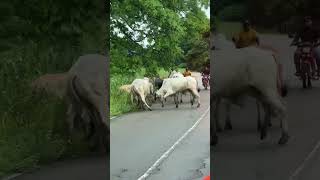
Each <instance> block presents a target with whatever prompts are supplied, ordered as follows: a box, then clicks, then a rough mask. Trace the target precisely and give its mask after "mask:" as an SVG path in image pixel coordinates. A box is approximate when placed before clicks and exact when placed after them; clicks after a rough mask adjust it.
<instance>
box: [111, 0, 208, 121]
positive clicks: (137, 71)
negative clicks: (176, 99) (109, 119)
mask: <svg viewBox="0 0 320 180" xmlns="http://www.w3.org/2000/svg"><path fill="white" fill-rule="evenodd" d="M208 5H209V1H208V0H197V1H189V0H186V1H179V2H176V1H159V0H150V1H113V2H112V4H111V6H112V11H111V26H110V28H111V29H110V32H111V34H110V37H111V38H110V39H111V44H110V52H111V53H110V54H111V63H110V68H111V76H110V77H111V81H110V83H111V84H110V88H111V89H110V114H111V116H116V115H120V114H123V113H127V112H131V111H135V110H136V109H135V107H134V106H133V105H132V104H131V102H130V97H129V95H126V94H125V93H123V92H120V91H119V89H118V88H119V87H120V86H121V85H124V84H131V82H132V81H133V80H134V79H136V78H142V77H155V76H160V77H162V78H163V77H167V76H168V74H169V71H170V70H171V69H172V68H174V69H180V71H181V72H182V71H183V70H184V69H183V68H184V67H189V68H190V69H192V70H198V69H199V68H202V67H203V65H204V64H206V63H208V62H209V59H208V42H207V40H206V39H205V38H203V34H204V33H206V32H208V31H209V24H210V23H209V19H208V17H207V16H206V15H205V12H204V11H203V8H207V7H208Z"/></svg>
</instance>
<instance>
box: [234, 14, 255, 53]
mask: <svg viewBox="0 0 320 180" xmlns="http://www.w3.org/2000/svg"><path fill="white" fill-rule="evenodd" d="M242 26H243V30H242V31H241V32H240V33H239V34H237V35H236V36H234V37H233V38H232V41H233V42H234V44H235V45H236V47H237V48H245V47H248V46H255V45H258V46H259V44H260V40H259V37H258V33H257V32H256V31H255V30H254V29H253V28H252V27H251V24H250V22H249V20H245V21H243V23H242Z"/></svg>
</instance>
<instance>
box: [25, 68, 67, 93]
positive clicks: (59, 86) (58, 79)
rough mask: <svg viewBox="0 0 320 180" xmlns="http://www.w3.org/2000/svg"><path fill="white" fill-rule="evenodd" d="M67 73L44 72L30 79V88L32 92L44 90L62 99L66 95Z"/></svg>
mask: <svg viewBox="0 0 320 180" xmlns="http://www.w3.org/2000/svg"><path fill="white" fill-rule="evenodd" d="M67 77H68V74H67V73H57V74H45V75H42V76H40V77H39V78H37V79H36V80H34V81H32V83H31V89H32V91H33V92H34V93H39V92H40V91H44V92H46V93H48V94H50V95H54V96H56V97H58V98H59V99H64V97H65V95H66V87H67V85H66V82H67V81H66V79H67Z"/></svg>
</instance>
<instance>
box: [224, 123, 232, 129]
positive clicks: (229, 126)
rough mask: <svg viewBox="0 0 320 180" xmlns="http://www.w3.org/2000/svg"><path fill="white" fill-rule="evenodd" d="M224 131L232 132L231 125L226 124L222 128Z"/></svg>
mask: <svg viewBox="0 0 320 180" xmlns="http://www.w3.org/2000/svg"><path fill="white" fill-rule="evenodd" d="M224 129H225V130H232V125H231V123H226V125H225V126H224Z"/></svg>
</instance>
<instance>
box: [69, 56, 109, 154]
mask: <svg viewBox="0 0 320 180" xmlns="http://www.w3.org/2000/svg"><path fill="white" fill-rule="evenodd" d="M108 60H109V59H108V58H107V57H105V56H102V55H98V54H90V55H84V56H81V57H79V59H78V61H77V62H76V63H75V64H74V65H73V66H72V67H71V69H70V70H69V72H68V78H67V98H68V100H69V102H70V106H69V109H68V115H69V118H68V122H69V125H70V128H71V130H72V129H73V127H74V124H85V126H86V127H87V128H88V129H89V136H88V137H89V138H91V142H93V143H94V146H95V147H97V146H98V147H99V150H101V151H104V152H106V151H109V137H110V129H109V118H108V116H109V111H108V109H109V108H108V106H109V98H107V97H108V94H107V93H108V89H109V85H108V83H107V79H108V78H107V74H108Z"/></svg>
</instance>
